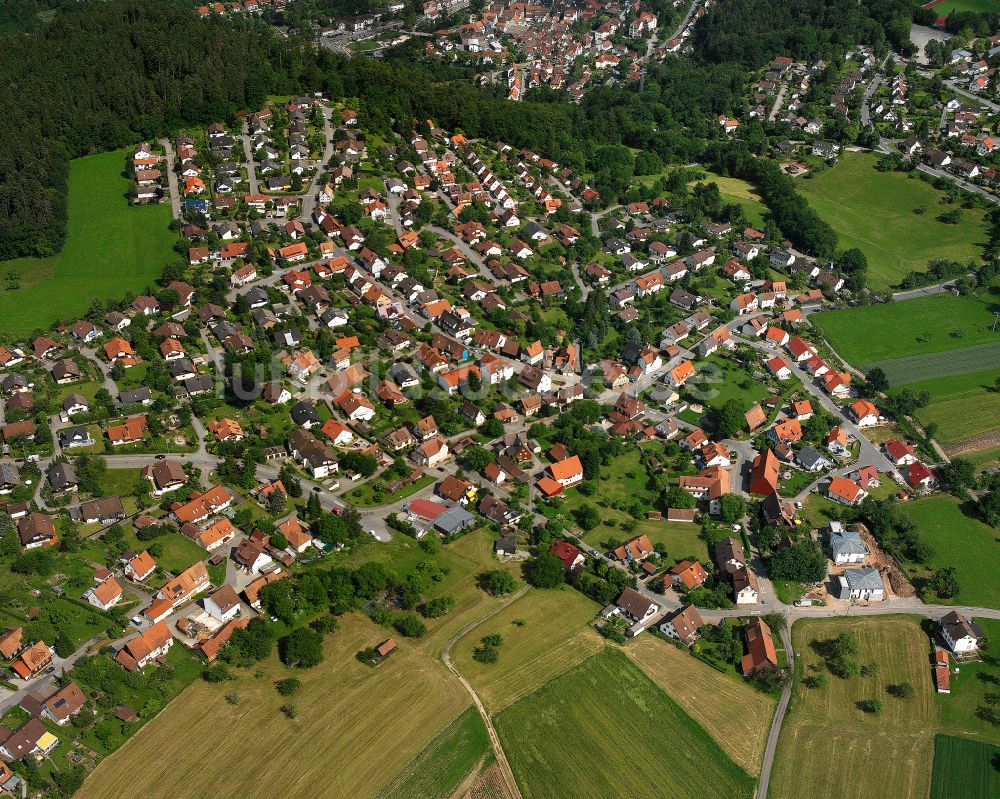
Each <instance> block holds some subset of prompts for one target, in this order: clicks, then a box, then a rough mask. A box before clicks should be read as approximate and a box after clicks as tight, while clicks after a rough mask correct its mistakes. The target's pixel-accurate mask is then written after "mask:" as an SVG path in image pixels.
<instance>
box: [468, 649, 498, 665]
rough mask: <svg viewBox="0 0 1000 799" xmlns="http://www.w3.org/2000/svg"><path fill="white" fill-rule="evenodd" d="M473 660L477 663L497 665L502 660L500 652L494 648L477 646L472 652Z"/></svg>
mask: <svg viewBox="0 0 1000 799" xmlns="http://www.w3.org/2000/svg"><path fill="white" fill-rule="evenodd" d="M472 659H473V660H475V661H476V662H477V663H496V662H497V661H498V660H499V659H500V650H498V649H497V648H496V647H493V646H477V647H476V648H475V649H474V650H473V652H472Z"/></svg>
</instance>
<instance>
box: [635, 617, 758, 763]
mask: <svg viewBox="0 0 1000 799" xmlns="http://www.w3.org/2000/svg"><path fill="white" fill-rule="evenodd" d="M625 653H626V654H627V655H628V656H629V657H630V658H631V659H632V660H633V662H634V663H635V664H636V665H637V666H639V668H641V669H642V670H643V671H644V672H646V674H647V675H648V676H649V678H650V679H651V680H652V681H653V682H655V683H656V684H657V685H659V686H660V688H662V689H663V690H664V691H666V692H667V693H668V694H669V695H670V698H671V699H673V700H674V701H675V702H677V704H678V705H680V706H681V707H682V708H684V710H685V711H687V712H688V714H690V716H691V718H693V719H694V720H695V721H697V722H698V723H699V724H700V725H701V726H702V727H704V728H705V731H706V732H707V733H708V734H709V735H711V736H712V737H713V738H714V739H715V740H716V741H718V743H719V745H720V746H721V747H722V748H723V749H725V750H726V754H728V755H729V756H730V757H731V758H732V759H733V760H734V761H736V763H737V765H739V766H742V767H743V768H744V769H746V770H747V771H748V772H749V773H750V774H754V775H757V774H760V764H761V761H762V760H763V758H764V746H765V744H766V743H767V734H768V730H769V729H770V727H771V718H772V717H773V716H774V708H775V705H776V704H777V703H776V702H775V700H774V699H773V698H771V697H770V696H767V695H766V694H762V693H761V692H760V691H757V690H754V689H753V688H751V687H750V686H749V685H746V684H744V683H742V682H739V681H738V680H735V679H733V678H732V677H731V676H728V675H725V674H722V673H720V672H718V671H716V670H715V669H713V668H712V667H711V666H708V665H706V664H704V663H702V662H701V661H700V660H696V659H695V658H693V657H691V656H690V655H687V654H685V653H683V652H681V651H680V650H679V649H677V648H676V647H675V646H673V644H668V643H667V642H665V641H661V640H659V639H657V638H654V637H653V636H651V635H641V636H639V637H638V638H636V639H634V640H633V641H630V642H629V644H628V646H627V647H626V649H625ZM733 708H739V712H738V713H734V712H733Z"/></svg>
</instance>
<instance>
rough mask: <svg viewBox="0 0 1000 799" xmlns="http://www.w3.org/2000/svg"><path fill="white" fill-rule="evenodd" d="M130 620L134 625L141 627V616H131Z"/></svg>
mask: <svg viewBox="0 0 1000 799" xmlns="http://www.w3.org/2000/svg"><path fill="white" fill-rule="evenodd" d="M131 621H132V624H134V625H135V626H136V627H142V616H133V617H132V619H131Z"/></svg>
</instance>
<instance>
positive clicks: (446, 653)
mask: <svg viewBox="0 0 1000 799" xmlns="http://www.w3.org/2000/svg"><path fill="white" fill-rule="evenodd" d="M530 588H531V586H530V585H526V586H524V587H523V588H522V589H521V590H520V591H518V592H517V593H516V594H514V595H513V596H512V597H510V598H509V599H508V600H507V601H505V602H503V603H501V604H500V605H497V607H495V608H493V610H491V611H490V612H489V613H487V614H486V615H485V616H481V617H480V618H478V619H476V620H475V621H473V622H470V623H469V624H467V625H466V626H465V627H463V628H462V629H461V630H459V631H458V632H457V633H455V635H453V636H452V637H451V638H449V639H448V642H447V643H446V644H445V645H444V649H443V650H442V651H441V660H442V661H444V665H445V666H447V667H448V670H449V671H450V672H451V673H452V674H454V675H455V676H456V677H458V681H459V682H460V683H462V685H463V686H464V687H465V690H466V691H468V692H469V696H471V697H472V701H473V702H474V703H475V705H476V709H477V710H478V711H479V715H480V716H482V719H483V723H484V724H486V732H487V733H488V734H489V736H490V744H491V745H492V747H493V754H494V755H496V759H497V764H498V765H499V766H500V770H501V772H503V775H504V780H505V781H506V782H507V787H508V788H509V789H510V792H511V796H512V797H513V799H523V797H522V796H521V789H520V788H519V787H518V785H517V780H516V779H514V771H513V769H512V768H511V767H510V762H509V761H508V760H507V753H506V752H504V750H503V745H502V744H501V743H500V736H499V735H497V731H496V728H495V727H494V726H493V719H492V718H490V714H489V713H487V712H486V706H485V705H484V704H483V700H482V699H480V698H479V694H477V693H476V689H475V688H473V687H472V683H470V682H469V681H468V680H467V679H466V678H465V677H463V676H462V674H461V672H459V670H458V669H457V668H455V664H454V663H453V662H452V660H451V648H452V647H453V646H454V645H455V643H456V642H457V641H459V640H460V639H462V638H464V637H465V636H466V635H468V634H469V633H470V632H472V631H473V630H474V629H476V627H478V626H479V625H480V624H482V623H483V622H485V621H488V620H489V619H491V618H493V617H494V616H496V615H497V614H498V613H500V611H502V610H503V609H504V608H506V607H507V606H508V605H510V604H512V603H513V602H515V601H517V600H518V599H520V598H521V597H522V596H524V595H525V594H526V593H528V591H529V589H530Z"/></svg>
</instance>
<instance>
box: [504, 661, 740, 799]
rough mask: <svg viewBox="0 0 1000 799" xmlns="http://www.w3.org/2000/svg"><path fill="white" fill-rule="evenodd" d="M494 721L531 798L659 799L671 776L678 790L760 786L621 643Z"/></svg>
mask: <svg viewBox="0 0 1000 799" xmlns="http://www.w3.org/2000/svg"><path fill="white" fill-rule="evenodd" d="M495 724H496V728H497V732H498V734H499V735H500V739H501V742H502V743H503V746H504V750H505V752H506V753H507V757H508V759H509V760H510V765H511V768H512V769H513V770H514V776H515V777H516V778H517V782H518V786H519V787H520V789H521V794H522V795H523V797H524V799H539V798H540V797H544V798H545V799H605V798H606V797H609V796H628V797H630V798H631V799H659V797H661V796H663V792H664V784H665V783H664V780H665V779H669V785H670V791H672V792H673V793H674V794H676V795H677V796H725V797H728V798H729V799H737V798H738V797H747V799H749V797H750V796H752V794H753V787H754V781H753V780H752V779H751V778H750V777H749V775H748V774H747V773H746V772H745V771H743V770H742V769H741V768H740V767H739V766H737V765H736V764H735V763H734V762H733V761H732V760H731V759H730V758H729V756H728V755H726V753H725V752H724V751H723V750H722V749H721V748H720V747H719V745H718V744H717V743H716V742H715V741H714V740H713V739H712V738H711V737H710V736H709V735H708V733H707V732H705V730H704V729H702V728H701V727H700V726H698V724H697V723H696V722H695V721H694V720H693V719H692V718H691V717H690V716H689V715H688V714H687V713H685V712H684V711H683V710H682V709H681V708H680V706H678V705H677V703H676V702H674V701H673V700H672V699H671V698H670V697H669V696H667V694H665V693H664V692H663V691H662V690H661V689H660V688H659V687H658V686H657V685H656V684H655V683H654V682H653V681H652V680H650V679H649V678H648V677H647V676H646V675H645V674H644V673H643V672H642V671H641V670H640V669H639V668H638V667H637V666H636V665H635V664H634V663H632V662H631V661H630V660H629V659H628V658H627V657H626V656H625V655H624V654H623V653H622V652H621V651H620V650H618V649H612V648H606V649H605V650H604V651H602V652H601V653H600V654H597V655H594V656H593V657H591V658H590V659H589V660H586V661H584V662H583V663H582V664H580V665H579V666H577V667H576V668H574V669H572V670H571V671H569V672H567V673H565V674H563V675H562V676H561V677H557V678H556V679H555V680H553V681H552V682H550V683H548V684H547V685H545V686H543V687H542V688H540V689H539V690H537V691H535V692H534V693H532V694H530V695H528V696H526V697H525V698H524V699H521V700H520V701H519V702H517V703H516V704H514V705H512V706H511V707H509V708H507V709H506V710H504V711H503V712H502V713H500V714H499V715H498V716H497V717H496V720H495ZM671 755H673V756H671ZM665 758H666V759H665ZM665 768H667V769H668V771H665V770H664V769H665ZM667 775H669V776H667Z"/></svg>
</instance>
